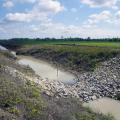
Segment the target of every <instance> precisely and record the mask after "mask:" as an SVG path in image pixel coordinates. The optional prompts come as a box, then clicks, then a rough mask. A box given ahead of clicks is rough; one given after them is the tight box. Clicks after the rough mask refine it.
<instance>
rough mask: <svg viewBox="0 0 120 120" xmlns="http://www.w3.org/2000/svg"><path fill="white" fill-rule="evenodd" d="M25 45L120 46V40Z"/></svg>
mask: <svg viewBox="0 0 120 120" xmlns="http://www.w3.org/2000/svg"><path fill="white" fill-rule="evenodd" d="M23 44H24V45H46V44H49V45H81V46H101V47H120V42H81V41H34V40H33V41H26V42H23Z"/></svg>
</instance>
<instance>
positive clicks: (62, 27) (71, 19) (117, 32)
mask: <svg viewBox="0 0 120 120" xmlns="http://www.w3.org/2000/svg"><path fill="white" fill-rule="evenodd" d="M61 36H63V37H65V38H66V37H81V38H87V37H91V38H104V37H105V38H108V37H120V0H0V39H8V38H27V37H28V38H46V37H50V38H53V37H55V38H60V37H61Z"/></svg>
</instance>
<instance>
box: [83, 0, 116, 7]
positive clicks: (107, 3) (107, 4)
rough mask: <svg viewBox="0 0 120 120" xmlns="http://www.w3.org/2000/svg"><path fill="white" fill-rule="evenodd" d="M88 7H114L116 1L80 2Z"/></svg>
mask: <svg viewBox="0 0 120 120" xmlns="http://www.w3.org/2000/svg"><path fill="white" fill-rule="evenodd" d="M81 2H82V3H84V4H87V5H89V6H90V7H111V6H115V5H116V3H117V2H118V0H81Z"/></svg>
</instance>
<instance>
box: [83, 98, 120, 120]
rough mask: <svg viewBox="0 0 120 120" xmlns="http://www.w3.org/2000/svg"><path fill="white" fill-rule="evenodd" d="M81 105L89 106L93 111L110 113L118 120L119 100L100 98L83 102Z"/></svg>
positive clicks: (119, 118)
mask: <svg viewBox="0 0 120 120" xmlns="http://www.w3.org/2000/svg"><path fill="white" fill-rule="evenodd" d="M83 106H85V107H89V108H91V109H92V110H93V111H94V112H99V113H103V114H105V115H108V114H110V115H112V116H113V117H114V118H115V120H120V101H117V100H113V99H110V98H106V97H105V98H101V99H98V100H94V101H90V102H89V103H84V104H83Z"/></svg>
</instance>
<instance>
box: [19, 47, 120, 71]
mask: <svg viewBox="0 0 120 120" xmlns="http://www.w3.org/2000/svg"><path fill="white" fill-rule="evenodd" d="M18 53H19V54H25V55H32V56H38V57H39V58H43V59H46V60H48V61H49V62H50V61H51V62H56V63H58V64H60V65H63V66H64V67H66V68H71V69H73V70H75V71H81V70H85V71H89V70H94V68H95V67H96V66H97V65H98V64H99V63H100V62H102V61H105V60H108V59H110V58H112V57H115V56H116V55H117V54H120V47H98V46H79V45H78V46H75V45H70V46H69V45H32V46H29V45H27V46H24V47H23V48H21V49H20V50H18Z"/></svg>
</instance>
